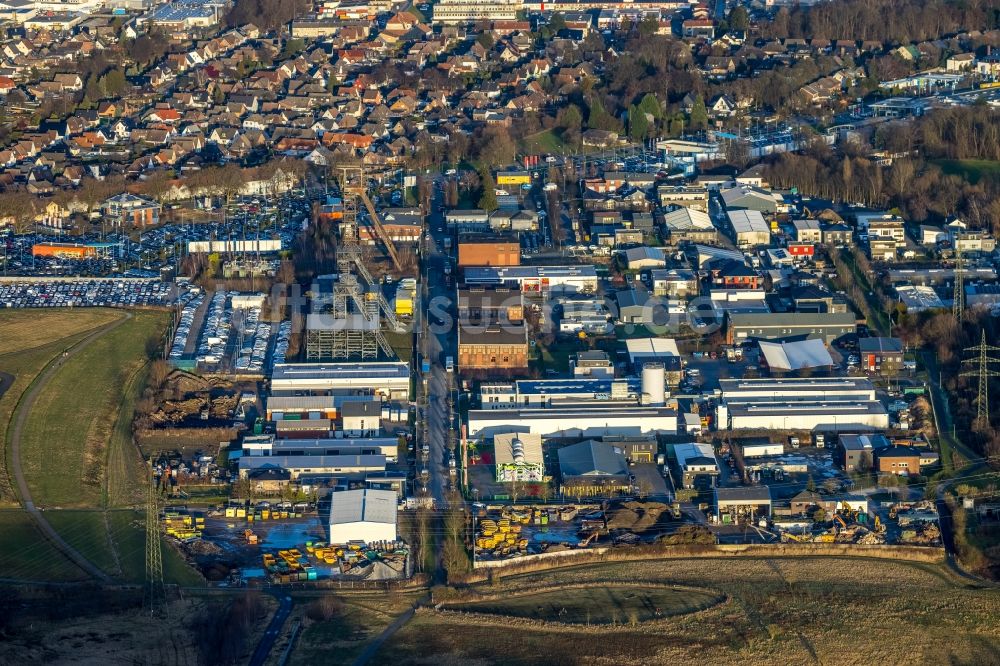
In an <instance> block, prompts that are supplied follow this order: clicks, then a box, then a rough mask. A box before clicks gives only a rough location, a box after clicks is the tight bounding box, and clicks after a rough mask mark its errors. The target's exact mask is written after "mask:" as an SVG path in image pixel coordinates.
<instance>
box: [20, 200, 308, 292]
mask: <svg viewBox="0 0 1000 666" xmlns="http://www.w3.org/2000/svg"><path fill="white" fill-rule="evenodd" d="M311 195H315V196H318V195H319V193H317V192H313V193H311V194H310V193H306V192H304V191H302V190H293V191H292V192H289V193H288V194H287V195H285V196H284V197H282V198H280V199H275V200H271V201H267V200H265V199H264V198H263V197H241V198H238V199H235V200H233V201H231V202H229V203H228V204H226V205H224V206H219V207H217V208H199V207H195V208H190V207H181V206H173V207H167V208H165V209H164V211H163V216H162V219H167V220H172V221H171V222H168V223H166V224H164V225H162V226H159V227H156V228H152V229H125V230H122V229H118V228H114V227H111V226H109V227H107V228H98V227H96V226H95V227H94V228H91V227H90V226H89V225H85V228H83V229H79V230H77V231H78V232H79V233H75V234H74V235H72V236H58V235H52V234H48V233H26V234H14V233H13V230H11V229H3V230H0V274H2V275H5V276H8V277H10V276H23V277H132V278H157V277H160V275H161V270H163V269H170V270H171V271H175V269H176V268H177V267H178V266H179V265H180V263H181V262H182V260H183V258H184V257H185V256H186V254H187V247H188V243H190V242H193V241H206V240H231V241H238V240H250V241H253V240H265V239H280V240H281V245H282V247H283V248H288V247H291V246H292V245H293V244H294V241H295V237H296V235H297V234H298V233H299V232H300V231H301V230H302V229H303V228H304V226H305V225H306V224H307V223H308V221H309V216H310V209H311V198H312V197H311ZM39 243H78V244H91V243H105V244H108V245H109V246H110V250H109V251H108V253H107V256H101V257H91V258H86V259H79V258H68V257H55V256H33V254H32V247H33V246H34V245H36V244H39Z"/></svg>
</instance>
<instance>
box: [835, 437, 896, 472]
mask: <svg viewBox="0 0 1000 666" xmlns="http://www.w3.org/2000/svg"><path fill="white" fill-rule="evenodd" d="M891 444H892V442H890V441H889V438H888V437H886V436H885V435H880V434H871V435H856V434H850V435H841V436H840V437H838V438H837V461H838V462H839V463H840V466H841V467H843V468H844V471H845V472H854V471H857V469H858V467H867V468H868V469H871V468H872V467H873V466H874V460H875V459H874V456H875V450H876V449H883V448H886V447H888V446H890V445H891Z"/></svg>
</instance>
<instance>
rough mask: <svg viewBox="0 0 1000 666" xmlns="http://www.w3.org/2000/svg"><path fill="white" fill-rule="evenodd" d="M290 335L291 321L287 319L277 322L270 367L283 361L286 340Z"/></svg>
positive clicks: (286, 344) (285, 351) (286, 348)
mask: <svg viewBox="0 0 1000 666" xmlns="http://www.w3.org/2000/svg"><path fill="white" fill-rule="evenodd" d="M291 337H292V322H290V321H288V320H287V319H286V320H285V321H283V322H281V323H280V324H278V335H277V339H276V340H275V343H274V353H273V354H272V355H271V369H272V370H273V369H274V366H275V365H276V364H278V363H284V362H285V356H286V355H287V354H288V340H289V338H291Z"/></svg>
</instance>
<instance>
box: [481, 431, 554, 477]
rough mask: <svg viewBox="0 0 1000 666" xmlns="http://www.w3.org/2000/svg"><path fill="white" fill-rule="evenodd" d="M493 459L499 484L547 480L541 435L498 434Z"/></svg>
mask: <svg viewBox="0 0 1000 666" xmlns="http://www.w3.org/2000/svg"><path fill="white" fill-rule="evenodd" d="M493 457H494V459H495V462H496V468H497V469H496V479H497V482H498V483H512V482H514V481H541V480H542V479H544V478H545V460H544V459H543V457H542V437H541V435H533V434H531V433H526V432H521V433H513V432H504V433H497V434H496V435H494V436H493Z"/></svg>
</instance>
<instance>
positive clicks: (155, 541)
mask: <svg viewBox="0 0 1000 666" xmlns="http://www.w3.org/2000/svg"><path fill="white" fill-rule="evenodd" d="M148 488H149V489H148V491H147V494H146V581H145V585H144V586H143V594H142V607H143V610H148V611H149V614H150V615H158V614H165V613H166V610H167V604H166V591H165V590H164V587H163V550H162V549H161V547H160V526H159V517H160V512H159V494H158V493H157V488H156V478H155V477H154V475H153V461H152V460H150V462H149V486H148Z"/></svg>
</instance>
